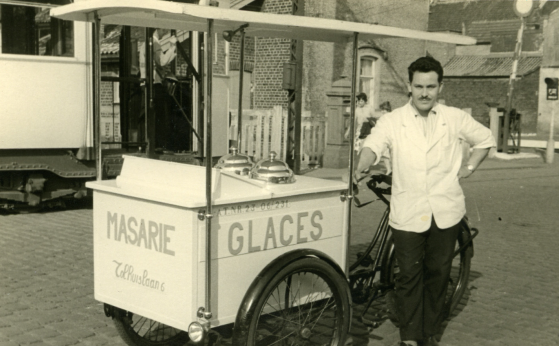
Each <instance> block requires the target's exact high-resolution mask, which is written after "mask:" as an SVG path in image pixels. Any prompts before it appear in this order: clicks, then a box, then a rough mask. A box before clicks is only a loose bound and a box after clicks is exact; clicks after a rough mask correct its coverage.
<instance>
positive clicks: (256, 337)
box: [247, 258, 351, 346]
mask: <svg viewBox="0 0 559 346" xmlns="http://www.w3.org/2000/svg"><path fill="white" fill-rule="evenodd" d="M257 299H258V301H257V303H256V309H255V314H253V315H252V317H251V320H250V325H249V331H248V340H247V341H248V342H247V345H248V346H272V345H277V346H280V345H282V346H287V345H298V346H311V345H321V346H327V345H329V346H342V345H343V343H344V341H345V337H346V335H347V332H348V330H349V324H350V320H351V313H350V302H349V293H348V285H347V282H346V281H345V278H344V277H343V276H342V275H340V274H339V273H338V272H337V271H336V270H335V269H334V268H332V266H331V265H330V264H328V263H326V262H325V261H323V260H321V259H318V258H303V259H300V260H297V261H295V262H292V263H290V264H288V265H287V266H286V267H285V268H283V269H282V270H281V271H280V272H279V273H278V274H277V275H275V276H274V277H273V278H272V280H271V281H270V282H269V283H268V284H267V285H266V287H265V289H264V291H263V294H262V295H261V296H260V297H258V298H257Z"/></svg>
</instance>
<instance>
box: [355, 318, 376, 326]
mask: <svg viewBox="0 0 559 346" xmlns="http://www.w3.org/2000/svg"><path fill="white" fill-rule="evenodd" d="M359 322H361V323H363V324H364V325H365V326H367V327H370V328H378V327H380V322H376V321H371V320H368V319H366V318H365V317H361V318H359Z"/></svg>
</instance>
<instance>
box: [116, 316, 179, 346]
mask: <svg viewBox="0 0 559 346" xmlns="http://www.w3.org/2000/svg"><path fill="white" fill-rule="evenodd" d="M133 318H139V319H145V320H146V324H148V325H149V324H150V323H155V325H154V326H156V327H157V328H159V327H161V328H162V329H163V330H166V331H169V332H171V335H170V336H169V337H163V338H162V339H159V338H157V339H156V340H152V339H151V338H148V337H146V334H145V333H143V335H140V333H139V331H138V330H135V329H134V328H133V326H132V325H133V324H135V323H134V322H133V323H130V322H129V321H130V319H133ZM113 321H114V324H115V327H116V330H117V331H118V334H119V335H120V337H121V338H122V340H123V341H124V342H125V343H126V344H127V345H129V346H184V345H185V344H186V343H187V342H188V341H189V340H190V338H189V337H188V333H187V332H185V331H182V330H179V329H175V328H173V327H169V326H167V325H165V324H163V323H159V322H156V321H153V320H150V319H148V318H145V317H142V316H139V315H134V314H133V313H131V312H128V311H124V310H121V309H116V311H115V316H114V318H113ZM142 325H145V324H144V323H142ZM157 328H154V329H157ZM154 329H151V328H150V330H154ZM146 333H147V331H146Z"/></svg>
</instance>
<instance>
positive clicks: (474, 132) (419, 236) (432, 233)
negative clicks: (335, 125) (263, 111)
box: [354, 57, 495, 346]
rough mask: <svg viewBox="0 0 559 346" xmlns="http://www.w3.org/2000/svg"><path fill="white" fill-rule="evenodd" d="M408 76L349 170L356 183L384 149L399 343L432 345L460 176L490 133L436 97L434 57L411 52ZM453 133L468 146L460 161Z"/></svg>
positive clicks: (438, 71) (438, 73) (458, 211)
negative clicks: (388, 164) (402, 100)
mask: <svg viewBox="0 0 559 346" xmlns="http://www.w3.org/2000/svg"><path fill="white" fill-rule="evenodd" d="M408 77H409V83H408V90H409V92H410V93H411V98H410V101H409V102H408V103H407V104H406V105H405V106H403V107H401V108H398V109H396V110H394V111H393V112H391V113H388V114H386V115H384V116H382V117H381V118H380V119H379V120H378V121H377V123H376V125H375V127H374V128H373V129H372V131H371V135H369V136H368V137H367V139H366V140H365V141H364V143H363V148H362V150H361V154H360V156H359V162H358V164H357V165H356V170H355V172H354V177H355V181H356V182H358V181H359V180H360V179H361V178H362V177H363V176H364V174H363V172H364V171H366V170H368V168H369V167H370V166H371V165H372V164H377V163H378V161H379V160H380V158H381V156H382V154H383V152H384V151H385V150H389V152H390V157H391V160H392V170H393V172H392V197H391V201H390V227H391V229H392V234H393V237H394V246H395V256H396V260H397V261H398V265H399V269H400V272H399V275H398V279H397V281H396V288H395V289H396V292H395V293H396V306H397V309H396V310H397V311H396V314H397V316H398V319H399V325H400V338H401V340H402V341H401V342H400V346H408V345H412V346H417V345H418V343H419V344H420V345H427V346H433V345H438V340H437V338H436V336H437V335H438V334H439V332H440V327H441V324H442V322H443V321H444V320H445V318H446V317H447V316H446V314H445V310H444V305H445V296H446V291H447V286H448V282H449V277H450V269H451V266H452V257H453V253H454V246H455V242H456V239H457V237H458V234H459V231H460V220H461V219H462V218H463V217H464V215H465V214H466V206H465V203H464V193H463V192H462V188H461V187H460V179H465V178H468V177H469V176H470V175H471V174H472V173H473V172H474V171H475V170H476V168H478V167H479V165H480V164H481V162H482V161H483V160H484V159H485V157H486V156H487V154H488V152H489V149H490V148H491V147H495V139H494V138H493V136H492V135H491V131H490V130H489V129H488V128H486V127H485V126H483V125H481V124H480V123H478V122H477V121H475V120H474V118H473V117H472V116H471V115H470V114H468V113H466V112H464V111H462V110H460V109H458V108H454V107H448V106H445V105H442V104H439V103H438V102H437V100H438V96H439V93H440V92H441V90H442V88H443V68H442V66H441V64H440V63H439V62H438V61H437V60H435V59H433V58H432V57H422V58H419V59H417V60H416V61H414V62H413V63H412V64H411V65H410V66H409V67H408ZM461 139H464V140H465V141H467V142H468V143H470V145H472V146H473V151H472V153H471V156H470V158H469V160H468V161H467V162H466V163H465V164H463V163H462V147H461V144H460V143H461Z"/></svg>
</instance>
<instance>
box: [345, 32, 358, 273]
mask: <svg viewBox="0 0 559 346" xmlns="http://www.w3.org/2000/svg"><path fill="white" fill-rule="evenodd" d="M358 50H359V33H358V32H355V33H354V34H353V66H352V71H351V96H350V97H351V100H350V101H351V111H350V116H349V179H348V180H349V182H348V191H347V195H348V196H349V200H348V201H349V203H348V204H347V205H348V207H347V209H348V210H347V216H348V217H347V240H346V241H347V244H346V256H347V254H349V246H350V243H351V205H352V204H353V166H354V160H355V158H354V156H353V155H354V152H355V150H354V149H353V148H354V146H355V97H356V96H355V94H356V89H357V65H358V63H359V61H358V55H359V52H358ZM345 269H346V274H349V261H347V262H346V268H345Z"/></svg>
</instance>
